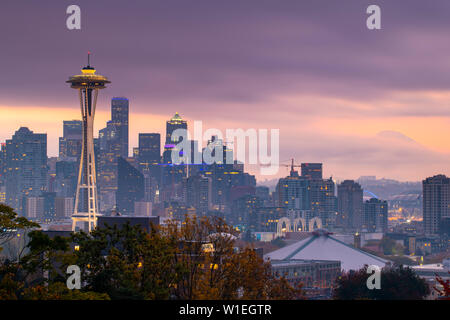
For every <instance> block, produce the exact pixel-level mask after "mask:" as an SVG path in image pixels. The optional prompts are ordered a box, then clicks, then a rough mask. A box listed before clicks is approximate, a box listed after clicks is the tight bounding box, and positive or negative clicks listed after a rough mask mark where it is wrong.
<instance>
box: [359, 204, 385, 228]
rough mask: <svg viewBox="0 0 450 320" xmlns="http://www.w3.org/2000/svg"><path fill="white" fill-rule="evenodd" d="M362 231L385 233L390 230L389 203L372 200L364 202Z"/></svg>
mask: <svg viewBox="0 0 450 320" xmlns="http://www.w3.org/2000/svg"><path fill="white" fill-rule="evenodd" d="M362 229H366V230H367V231H368V232H383V233H386V232H387V230H388V204H387V201H383V200H379V199H376V198H372V199H370V200H367V201H366V202H364V216H363V221H362Z"/></svg>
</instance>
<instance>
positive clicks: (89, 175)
mask: <svg viewBox="0 0 450 320" xmlns="http://www.w3.org/2000/svg"><path fill="white" fill-rule="evenodd" d="M90 55H91V53H90V52H89V51H88V65H87V66H86V67H84V68H83V69H81V74H78V75H75V76H72V77H70V78H69V80H68V81H66V82H67V83H70V87H71V88H72V89H75V90H77V91H78V96H79V99H80V107H81V119H82V146H81V157H80V166H79V171H78V181H77V191H76V194H75V205H74V210H73V214H72V231H76V229H77V223H78V222H82V223H84V224H85V225H84V226H86V223H87V231H88V232H91V231H92V230H93V229H95V228H96V227H97V216H99V215H100V213H99V210H98V197H97V181H96V180H97V179H96V177H97V175H96V171H95V154H94V116H95V107H96V105H97V97H98V90H100V89H104V88H105V87H106V86H105V85H106V84H107V83H111V82H110V81H109V80H108V78H106V77H104V76H101V75H99V74H96V73H95V71H96V70H95V68H94V67H91V65H90Z"/></svg>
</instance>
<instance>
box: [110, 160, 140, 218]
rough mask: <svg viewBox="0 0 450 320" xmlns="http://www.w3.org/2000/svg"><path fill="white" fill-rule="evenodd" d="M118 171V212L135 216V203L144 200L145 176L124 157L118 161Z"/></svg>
mask: <svg viewBox="0 0 450 320" xmlns="http://www.w3.org/2000/svg"><path fill="white" fill-rule="evenodd" d="M117 170H118V188H117V194H116V201H117V210H118V211H119V212H120V213H121V214H124V215H133V214H134V203H135V202H138V201H142V200H143V199H144V195H145V184H144V183H145V182H144V175H143V174H142V173H140V172H139V170H137V169H136V168H135V167H133V166H132V165H131V164H130V163H128V161H127V160H125V159H124V158H122V157H119V158H118V160H117Z"/></svg>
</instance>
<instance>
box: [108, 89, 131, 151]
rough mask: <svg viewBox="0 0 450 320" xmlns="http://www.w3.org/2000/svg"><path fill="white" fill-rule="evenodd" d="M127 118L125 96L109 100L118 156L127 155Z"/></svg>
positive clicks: (127, 106) (127, 111)
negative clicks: (118, 150) (118, 148)
mask: <svg viewBox="0 0 450 320" xmlns="http://www.w3.org/2000/svg"><path fill="white" fill-rule="evenodd" d="M128 118H129V103H128V99H127V98H123V97H116V98H112V100H111V123H112V125H113V126H114V127H115V128H116V130H117V143H118V144H119V146H120V156H121V157H123V158H127V157H128Z"/></svg>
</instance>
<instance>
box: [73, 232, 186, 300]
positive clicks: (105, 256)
mask: <svg viewBox="0 0 450 320" xmlns="http://www.w3.org/2000/svg"><path fill="white" fill-rule="evenodd" d="M72 241H73V242H75V243H76V244H77V245H78V246H79V250H77V251H75V255H76V262H75V264H77V265H78V266H79V267H80V268H81V276H82V279H83V281H85V283H86V286H85V289H86V290H89V291H95V292H103V293H107V294H108V296H110V297H111V299H122V298H126V299H168V298H169V294H170V288H171V287H173V286H174V285H175V284H176V283H177V281H178V278H179V275H180V273H181V272H180V268H179V267H178V265H177V263H176V262H174V257H175V252H176V243H174V242H173V239H170V238H168V237H164V236H162V235H161V234H160V233H159V232H158V231H157V230H156V228H152V229H151V231H150V233H147V232H146V231H145V230H144V229H142V228H141V227H140V226H134V227H132V226H130V225H129V224H127V225H125V226H123V227H122V228H120V229H119V228H117V226H114V227H106V228H101V229H97V230H95V231H93V232H92V233H91V234H86V233H83V232H80V233H77V234H74V235H73V239H72Z"/></svg>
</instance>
